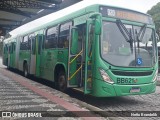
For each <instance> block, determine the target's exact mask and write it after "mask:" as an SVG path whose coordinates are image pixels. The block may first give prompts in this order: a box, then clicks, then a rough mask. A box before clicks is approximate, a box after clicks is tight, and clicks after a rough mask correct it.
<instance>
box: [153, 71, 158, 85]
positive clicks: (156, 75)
mask: <svg viewBox="0 0 160 120" xmlns="http://www.w3.org/2000/svg"><path fill="white" fill-rule="evenodd" d="M157 78H158V69H157V70H156V74H155V76H154V78H153V82H155V81H156V80H157Z"/></svg>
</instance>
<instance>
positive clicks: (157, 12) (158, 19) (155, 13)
mask: <svg viewBox="0 0 160 120" xmlns="http://www.w3.org/2000/svg"><path fill="white" fill-rule="evenodd" d="M147 13H148V14H150V15H151V16H152V18H153V20H154V22H155V26H156V30H157V32H159V33H160V2H159V3H157V5H155V6H153V7H152V8H151V10H148V12H147ZM159 35H160V34H159Z"/></svg>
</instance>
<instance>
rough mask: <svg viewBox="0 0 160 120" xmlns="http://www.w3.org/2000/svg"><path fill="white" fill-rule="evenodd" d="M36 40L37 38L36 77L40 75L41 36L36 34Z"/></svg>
mask: <svg viewBox="0 0 160 120" xmlns="http://www.w3.org/2000/svg"><path fill="white" fill-rule="evenodd" d="M36 38H37V39H36V76H40V73H41V51H42V43H43V34H38V35H37V37H36ZM42 57H43V56H42Z"/></svg>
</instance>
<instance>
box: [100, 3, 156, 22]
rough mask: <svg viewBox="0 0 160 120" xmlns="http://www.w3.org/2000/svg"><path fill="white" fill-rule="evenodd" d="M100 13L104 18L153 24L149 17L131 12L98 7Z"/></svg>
mask: <svg viewBox="0 0 160 120" xmlns="http://www.w3.org/2000/svg"><path fill="white" fill-rule="evenodd" d="M100 13H101V14H102V16H104V17H113V18H119V19H125V20H130V21H136V22H142V23H147V24H153V21H152V18H151V17H150V16H149V15H146V14H143V13H140V12H136V11H132V10H126V9H122V8H114V7H108V6H100Z"/></svg>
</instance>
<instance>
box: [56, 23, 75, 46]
mask: <svg viewBox="0 0 160 120" xmlns="http://www.w3.org/2000/svg"><path fill="white" fill-rule="evenodd" d="M70 26H72V22H67V23H65V24H62V25H61V26H60V33H59V39H58V47H59V48H68V45H69V28H70Z"/></svg>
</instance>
